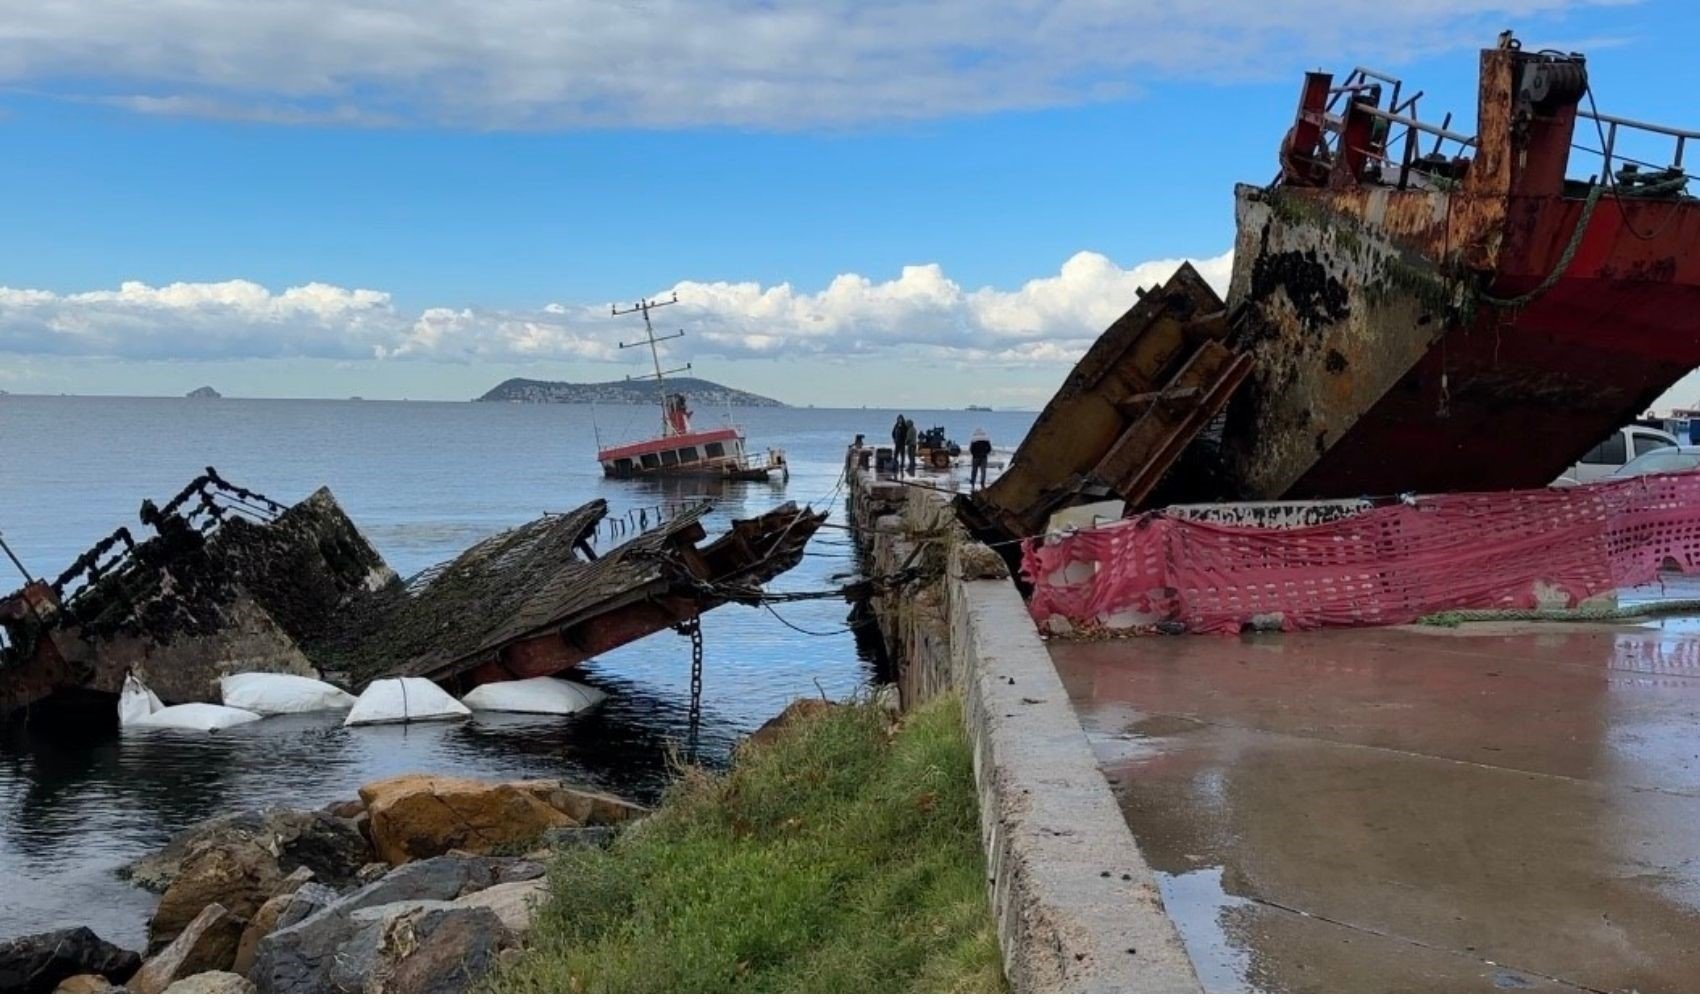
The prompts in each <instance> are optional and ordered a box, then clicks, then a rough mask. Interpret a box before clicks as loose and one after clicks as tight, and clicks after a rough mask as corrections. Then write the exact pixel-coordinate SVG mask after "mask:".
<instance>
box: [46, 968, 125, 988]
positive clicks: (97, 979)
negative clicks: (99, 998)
mask: <svg viewBox="0 0 1700 1000" xmlns="http://www.w3.org/2000/svg"><path fill="white" fill-rule="evenodd" d="M113 989H114V987H113V985H112V984H111V983H110V982H108V981H107V979H106V977H105V976H97V975H95V974H94V973H92V972H85V973H82V974H81V975H76V976H70V977H68V978H67V979H65V980H64V981H63V982H61V983H60V984H59V985H58V987H56V988H55V989H54V990H53V992H55V993H111V992H112V991H113Z"/></svg>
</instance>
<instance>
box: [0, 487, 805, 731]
mask: <svg viewBox="0 0 1700 1000" xmlns="http://www.w3.org/2000/svg"><path fill="white" fill-rule="evenodd" d="M709 509H710V508H709V506H708V505H707V504H702V505H698V506H695V507H692V508H689V509H687V510H684V511H683V512H681V513H678V514H677V515H676V516H673V517H671V518H670V519H664V520H661V521H660V523H658V524H657V525H656V526H655V527H653V528H650V529H648V530H643V531H639V532H635V533H631V534H629V536H628V537H626V538H625V540H624V541H622V542H620V543H619V544H617V545H615V546H613V547H612V548H609V549H608V550H607V551H605V552H603V553H600V554H598V553H597V552H596V550H595V543H596V541H597V540H598V539H599V538H600V537H601V536H602V535H603V534H604V533H605V531H604V528H605V523H606V524H613V523H614V522H613V521H609V520H606V519H607V517H608V506H607V502H606V501H604V500H596V501H593V502H591V503H587V504H585V505H583V506H581V507H579V508H577V509H575V510H572V511H568V512H566V513H560V514H547V515H545V516H543V517H541V518H538V519H537V520H534V521H531V522H529V523H527V524H523V525H520V526H519V527H516V528H513V529H511V530H508V531H505V532H502V533H500V534H498V535H495V536H493V537H491V538H488V539H485V540H484V541H481V542H479V543H478V544H476V545H474V546H472V547H471V548H470V549H468V550H466V551H465V552H463V553H462V554H461V555H459V556H458V557H456V558H454V559H452V560H450V561H449V562H446V563H443V564H441V565H438V566H435V567H432V568H430V569H427V570H425V571H424V572H421V573H419V574H417V575H415V576H413V577H411V578H409V579H405V580H404V579H402V578H400V577H398V576H397V574H396V573H395V572H394V571H393V570H391V569H390V568H389V566H387V565H386V564H385V563H384V560H383V557H382V556H381V555H379V553H378V552H377V551H376V550H375V549H374V548H373V547H372V546H371V544H370V543H368V542H367V541H366V539H365V538H364V537H363V536H362V535H361V533H360V531H359V529H358V528H356V527H355V525H354V523H353V522H352V521H351V520H350V519H349V518H348V516H347V515H346V514H345V513H344V512H343V510H342V508H341V507H340V506H338V504H337V502H336V499H335V498H334V497H333V496H332V495H331V493H330V491H329V490H328V489H325V488H320V489H319V490H317V491H316V492H314V493H313V494H312V495H311V496H309V497H307V498H306V499H305V500H302V501H301V502H299V503H296V504H294V505H292V506H284V505H283V504H280V503H277V502H276V501H273V500H271V499H270V498H268V497H265V496H263V495H261V494H258V493H255V492H253V491H251V490H247V489H244V488H242V487H239V486H236V485H234V484H232V483H230V482H227V481H226V480H224V479H223V478H222V477H220V476H219V475H218V473H217V472H216V471H215V470H213V469H211V468H209V469H207V471H206V473H205V474H204V475H201V476H198V477H197V478H196V479H195V480H193V481H192V482H190V483H189V484H188V486H186V487H185V488H184V489H183V490H182V492H180V493H179V494H178V495H177V496H175V497H173V498H172V499H171V500H170V501H169V502H168V503H166V504H164V505H163V506H156V505H155V504H153V503H152V502H144V503H143V505H142V508H141V515H140V520H141V523H142V526H143V527H144V529H146V530H145V531H144V532H142V534H144V535H145V536H146V537H143V538H140V539H139V538H138V537H137V534H136V533H132V532H131V530H130V529H129V528H127V527H120V528H119V529H118V530H117V531H115V532H113V533H112V534H111V535H109V536H107V537H106V538H103V539H101V540H100V541H99V542H97V543H96V544H95V545H93V546H92V547H91V548H90V549H89V550H88V551H87V552H85V553H83V554H82V555H81V556H79V557H78V558H77V559H76V560H74V561H73V562H72V563H71V565H70V566H69V567H67V568H66V569H65V571H64V572H62V573H61V574H59V575H58V576H57V577H56V578H54V579H53V580H51V581H48V580H31V581H29V582H28V583H27V584H26V585H25V586H24V587H23V588H21V589H20V590H18V591H16V592H14V593H12V594H10V595H7V596H5V597H3V598H0V643H3V645H0V714H7V713H12V712H16V711H19V710H26V709H28V710H46V709H49V708H55V707H57V708H90V707H95V708H98V707H103V706H110V705H111V704H112V703H114V702H115V701H116V699H117V697H118V694H119V692H120V690H121V689H122V688H123V685H124V681H125V679H126V677H127V676H130V675H132V674H133V675H134V676H135V677H137V678H138V679H140V680H141V681H142V682H143V683H145V684H146V685H147V686H148V687H149V688H151V689H152V690H153V691H154V692H155V693H156V694H158V695H159V697H160V698H161V700H163V701H164V702H166V703H168V704H175V703H180V702H193V701H216V700H217V695H218V684H219V678H220V676H221V675H224V674H229V673H238V672H244V671H265V672H272V673H294V674H302V675H316V674H318V673H324V674H327V675H329V676H331V677H333V678H339V679H342V680H345V681H346V682H348V683H351V684H362V683H365V682H367V681H369V680H372V679H375V678H379V677H426V678H429V679H431V680H433V681H435V682H437V683H439V684H441V685H443V686H444V687H445V688H447V689H448V690H450V691H451V692H456V693H460V692H463V691H465V690H466V689H468V688H471V687H473V686H476V685H477V684H480V683H484V682H487V681H497V680H512V679H522V678H530V677H541V676H548V675H552V674H557V673H561V672H563V671H567V670H570V669H572V668H574V667H576V666H578V665H579V664H581V663H583V662H584V661H585V660H587V659H589V658H590V657H593V656H595V655H597V654H599V653H604V652H607V651H608V650H611V649H614V648H615V647H618V646H621V645H624V644H626V643H628V642H631V641H633V640H635V639H639V638H641V637H643V636H645V635H648V634H650V633H652V632H656V631H659V630H661V629H665V628H669V627H673V628H684V629H688V628H690V627H691V626H692V624H693V623H694V622H695V620H696V619H697V617H698V616H700V615H701V614H703V613H704V612H706V611H709V610H711V609H712V608H715V607H718V606H720V605H722V604H725V603H727V602H728V601H745V602H753V601H755V600H758V599H759V598H760V596H761V587H762V585H763V584H765V583H766V582H767V581H769V580H771V579H773V578H774V577H776V576H778V575H779V574H781V573H783V572H785V571H786V570H788V569H790V568H792V567H793V566H795V565H796V564H797V563H798V562H799V561H800V560H801V559H802V555H803V547H804V545H805V544H806V543H807V541H808V540H809V538H810V537H811V536H812V535H813V534H814V533H815V531H816V530H817V529H818V528H819V527H820V525H821V524H822V523H823V522H824V520H825V517H826V515H825V514H824V513H816V512H814V511H812V510H810V509H809V508H807V507H803V508H798V507H797V506H796V505H795V504H791V503H786V504H783V505H781V506H779V507H776V508H774V509H773V510H772V511H769V512H768V513H766V514H764V515H762V516H760V517H756V518H752V519H749V520H741V521H734V522H733V524H732V526H731V528H730V530H728V531H727V532H726V533H725V534H723V535H722V536H720V537H719V538H716V539H714V540H713V541H709V542H707V543H706V544H702V543H704V542H705V541H706V539H707V530H706V529H705V528H704V527H703V524H702V518H703V516H704V515H705V514H706V513H707V512H708V510H709ZM606 533H607V534H610V535H613V534H616V533H615V532H613V531H606Z"/></svg>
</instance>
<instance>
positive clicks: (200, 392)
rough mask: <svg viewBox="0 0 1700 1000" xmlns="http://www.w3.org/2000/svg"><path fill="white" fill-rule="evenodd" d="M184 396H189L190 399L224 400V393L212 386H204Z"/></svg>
mask: <svg viewBox="0 0 1700 1000" xmlns="http://www.w3.org/2000/svg"><path fill="white" fill-rule="evenodd" d="M184 395H186V396H188V397H189V398H190V399H223V398H224V394H223V393H221V392H219V391H218V390H217V389H214V388H213V387H212V386H210V385H203V386H201V387H200V388H199V389H195V390H193V391H192V392H187V393H184Z"/></svg>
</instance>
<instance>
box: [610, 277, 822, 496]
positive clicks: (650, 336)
mask: <svg viewBox="0 0 1700 1000" xmlns="http://www.w3.org/2000/svg"><path fill="white" fill-rule="evenodd" d="M678 301H679V299H678V296H676V295H675V296H674V297H673V298H671V299H668V300H666V301H665V302H652V301H650V300H648V299H644V300H641V301H640V302H638V304H637V305H634V306H632V307H631V308H629V309H620V308H618V307H616V308H614V309H613V314H614V315H615V316H624V315H627V314H629V313H642V314H643V328H644V339H642V340H637V341H633V342H632V343H629V344H628V343H621V344H620V346H621V347H622V348H627V347H645V346H647V347H648V348H649V355H650V360H651V361H652V362H653V363H654V365H655V373H654V374H653V375H642V376H636V377H638V378H645V379H649V378H653V379H654V380H655V383H656V388H657V390H658V394H659V396H660V397H661V435H660V436H659V437H654V438H647V439H645V440H642V441H631V442H627V443H624V444H616V445H610V446H609V447H606V448H601V447H599V448H598V450H597V453H596V460H597V461H598V462H600V463H601V464H602V474H603V475H604V476H607V477H609V478H610V479H646V478H690V477H701V478H709V479H731V480H749V481H758V482H766V481H767V480H768V479H771V478H772V477H773V476H775V475H778V476H779V477H780V478H782V479H789V478H790V470H789V468H788V467H787V466H786V464H785V453H784V452H783V451H780V450H778V449H774V448H769V449H767V451H766V453H765V454H763V455H760V456H752V455H751V454H749V452H748V449H747V448H746V446H745V443H744V434H743V432H742V431H741V430H739V429H738V428H736V427H733V426H731V425H730V424H727V425H725V426H721V427H715V428H711V429H709V430H696V429H694V428H693V427H692V426H691V416H692V413H691V410H690V406H689V404H688V403H687V402H686V400H685V395H684V393H681V392H668V391H667V376H668V375H673V374H677V373H678V372H684V371H690V370H691V366H690V365H688V364H686V365H682V366H680V367H678V368H672V369H669V370H666V371H663V370H662V369H661V353H660V351H659V349H658V348H657V347H656V345H657V344H660V343H661V342H663V341H667V340H676V339H678V338H679V337H683V336H684V335H685V332H684V331H683V330H680V331H679V332H678V333H674V334H668V335H667V336H664V337H657V336H656V335H655V327H654V325H653V324H652V323H651V322H650V319H649V314H650V311H651V310H653V309H659V308H660V307H662V306H670V305H673V304H674V303H676V302H678Z"/></svg>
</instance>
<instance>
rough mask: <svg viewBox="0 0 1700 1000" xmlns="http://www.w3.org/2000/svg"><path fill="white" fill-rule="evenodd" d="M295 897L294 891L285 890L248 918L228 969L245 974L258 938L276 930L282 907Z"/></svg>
mask: <svg viewBox="0 0 1700 1000" xmlns="http://www.w3.org/2000/svg"><path fill="white" fill-rule="evenodd" d="M294 898H295V893H293V892H287V893H284V894H283V895H281V896H273V897H272V898H270V899H268V900H266V901H265V903H264V904H263V905H262V906H261V907H260V908H259V909H258V910H256V911H254V915H253V916H252V917H250V918H249V919H248V926H246V927H244V928H242V937H241V938H240V939H239V940H238V941H237V943H236V959H235V961H233V962H231V964H230V971H232V972H234V973H236V974H237V975H240V976H246V975H247V974H248V970H249V969H251V968H253V966H254V949H256V948H258V947H259V946H260V939H261V938H263V937H265V936H266V935H267V934H270V933H271V932H272V931H275V930H277V918H278V917H280V916H282V915H283V911H284V908H285V907H287V906H288V905H289V904H290V901H291V900H293V899H294Z"/></svg>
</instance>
